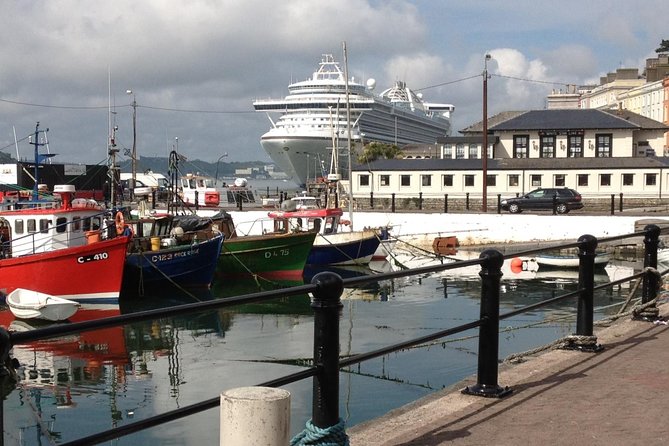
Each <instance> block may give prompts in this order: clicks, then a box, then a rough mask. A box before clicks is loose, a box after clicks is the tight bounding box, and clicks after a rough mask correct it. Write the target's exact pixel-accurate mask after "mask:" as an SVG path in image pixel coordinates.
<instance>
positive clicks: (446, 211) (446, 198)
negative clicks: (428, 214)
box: [444, 194, 448, 214]
mask: <svg viewBox="0 0 669 446" xmlns="http://www.w3.org/2000/svg"><path fill="white" fill-rule="evenodd" d="M444 214H448V194H444Z"/></svg>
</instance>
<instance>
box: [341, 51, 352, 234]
mask: <svg viewBox="0 0 669 446" xmlns="http://www.w3.org/2000/svg"><path fill="white" fill-rule="evenodd" d="M342 44H343V49H344V86H345V88H346V130H347V133H348V219H349V221H350V222H351V226H350V227H351V230H353V189H352V188H353V180H352V178H351V101H349V97H348V96H349V91H348V55H347V53H346V41H344V42H343V43H342Z"/></svg>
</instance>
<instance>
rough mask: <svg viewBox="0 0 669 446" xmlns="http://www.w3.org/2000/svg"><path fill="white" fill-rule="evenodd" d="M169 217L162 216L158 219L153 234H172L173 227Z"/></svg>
mask: <svg viewBox="0 0 669 446" xmlns="http://www.w3.org/2000/svg"><path fill="white" fill-rule="evenodd" d="M170 223H171V221H170V219H169V218H161V219H159V220H156V227H155V230H154V234H153V235H170V230H171V229H172V227H171V226H172V225H171V224H170Z"/></svg>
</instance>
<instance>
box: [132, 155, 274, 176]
mask: <svg viewBox="0 0 669 446" xmlns="http://www.w3.org/2000/svg"><path fill="white" fill-rule="evenodd" d="M268 165H271V163H267V162H263V161H243V162H232V163H226V162H224V161H220V162H219V163H218V166H216V163H210V162H207V161H202V160H188V159H187V160H181V161H179V171H180V172H181V173H182V174H186V173H196V172H199V173H201V174H204V175H208V176H211V177H214V176H216V173H217V172H218V177H231V176H234V175H235V170H236V169H243V168H249V167H258V168H263V167H264V166H268ZM119 167H120V168H121V172H131V171H132V163H131V162H130V160H124V161H123V162H121V163H119ZM217 167H218V171H217ZM147 170H152V171H153V172H157V173H162V174H163V175H167V173H168V170H169V159H168V158H167V157H153V156H140V157H139V159H138V160H137V172H145V171H147Z"/></svg>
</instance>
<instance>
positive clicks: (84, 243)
mask: <svg viewBox="0 0 669 446" xmlns="http://www.w3.org/2000/svg"><path fill="white" fill-rule="evenodd" d="M74 192H75V190H74V186H72V185H62V186H54V199H49V200H43V199H37V198H39V197H37V194H35V197H36V199H35V200H33V201H17V202H12V203H5V204H3V205H2V207H0V241H1V242H2V245H1V247H2V249H1V250H0V292H2V293H5V294H9V293H11V292H12V291H14V290H15V289H17V288H25V289H29V290H33V291H38V292H41V293H46V294H50V295H53V296H58V297H63V298H66V299H71V300H75V301H78V302H96V303H102V302H114V301H117V300H118V297H119V293H120V289H121V281H122V278H123V265H124V263H125V258H126V246H127V244H128V240H129V235H124V233H123V229H124V228H122V227H119V228H118V231H117V228H115V227H113V226H112V227H111V228H109V229H111V230H110V231H105V234H104V235H105V237H103V236H102V235H103V234H102V233H101V230H102V229H103V228H104V226H105V225H106V223H107V222H106V220H105V210H103V209H102V208H101V207H100V206H99V205H98V204H97V202H95V201H94V200H89V199H81V198H77V199H73V197H74ZM107 234H110V235H111V237H107V236H106V235H107Z"/></svg>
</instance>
